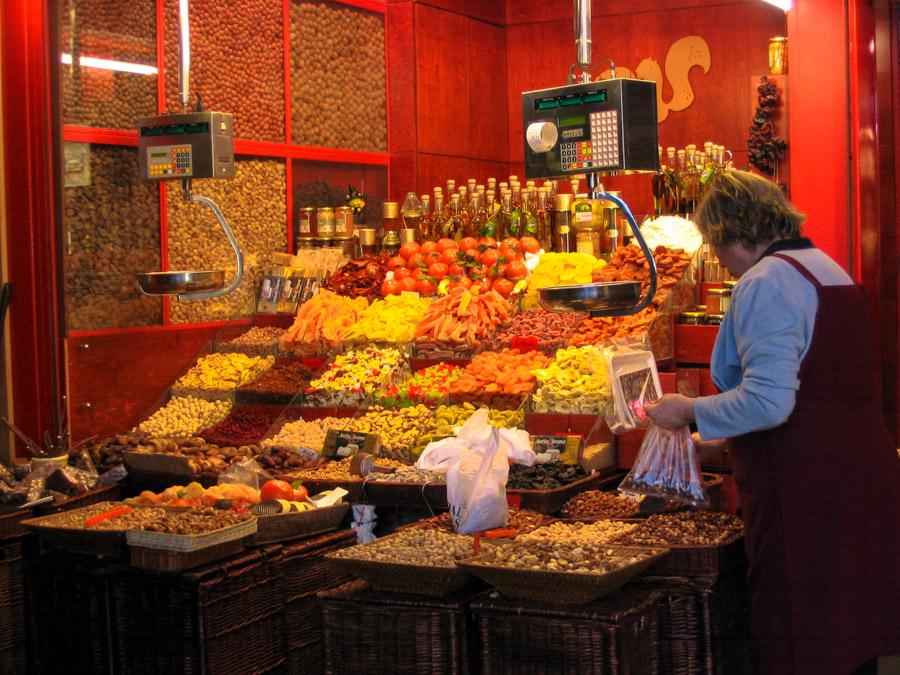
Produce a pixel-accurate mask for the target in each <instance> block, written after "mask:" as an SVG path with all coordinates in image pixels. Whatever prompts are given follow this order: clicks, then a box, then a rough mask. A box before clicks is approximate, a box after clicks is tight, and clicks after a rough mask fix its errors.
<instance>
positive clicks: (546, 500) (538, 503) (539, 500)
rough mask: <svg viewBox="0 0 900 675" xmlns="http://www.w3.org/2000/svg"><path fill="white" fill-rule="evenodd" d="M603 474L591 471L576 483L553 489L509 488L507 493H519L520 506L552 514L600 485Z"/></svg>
mask: <svg viewBox="0 0 900 675" xmlns="http://www.w3.org/2000/svg"><path fill="white" fill-rule="evenodd" d="M601 478H603V474H600V473H596V472H594V473H591V474H588V475H587V476H585V477H584V478H580V479H578V480H576V481H575V482H574V483H569V484H568V485H563V486H562V487H558V488H553V489H552V490H512V489H509V488H507V490H506V494H507V496H509V495H514V496H515V495H518V499H519V507H520V508H523V509H530V510H532V511H537V512H539V513H544V514H547V515H551V514H553V513H556V512H557V511H559V510H560V509H561V508H562V507H563V504H565V503H566V502H567V501H569V499H570V498H571V497H572V496H574V495H576V494H578V493H579V492H584V491H585V490H594V489H596V488H597V487H598V486H599V485H600V480H601Z"/></svg>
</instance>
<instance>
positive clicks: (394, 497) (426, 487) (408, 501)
mask: <svg viewBox="0 0 900 675" xmlns="http://www.w3.org/2000/svg"><path fill="white" fill-rule="evenodd" d="M360 501H362V502H363V503H365V504H375V505H381V506H402V507H408V508H419V509H421V508H430V509H431V510H432V511H438V510H444V509H448V508H450V507H449V505H448V503H447V484H446V483H398V482H390V481H377V480H367V481H364V482H363V484H362V495H361V500H360Z"/></svg>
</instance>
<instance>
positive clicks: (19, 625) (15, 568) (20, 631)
mask: <svg viewBox="0 0 900 675" xmlns="http://www.w3.org/2000/svg"><path fill="white" fill-rule="evenodd" d="M22 581H23V580H22V542H21V540H20V539H11V540H8V541H6V543H3V544H0V654H2V653H4V652H8V651H13V650H16V649H19V650H21V651H22V652H24V651H25V594H24V593H23V590H22V585H23V583H22ZM0 663H3V661H0ZM3 672H6V668H5V667H4V668H3ZM17 672H24V670H21V671H17Z"/></svg>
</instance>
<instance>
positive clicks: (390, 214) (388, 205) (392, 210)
mask: <svg viewBox="0 0 900 675" xmlns="http://www.w3.org/2000/svg"><path fill="white" fill-rule="evenodd" d="M381 212H382V215H383V216H384V217H385V218H399V217H400V204H399V203H397V202H384V203H383V204H382V205H381Z"/></svg>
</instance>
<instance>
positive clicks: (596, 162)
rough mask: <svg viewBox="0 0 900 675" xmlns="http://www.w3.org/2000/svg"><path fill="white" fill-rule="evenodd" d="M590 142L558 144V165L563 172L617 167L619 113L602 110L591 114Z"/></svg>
mask: <svg viewBox="0 0 900 675" xmlns="http://www.w3.org/2000/svg"><path fill="white" fill-rule="evenodd" d="M590 124H591V140H589V141H578V142H570V143H560V146H559V150H560V164H562V168H563V169H564V170H568V171H573V170H576V171H577V170H579V169H602V168H607V167H616V166H618V165H619V113H618V111H616V110H604V111H601V112H593V113H591V122H590Z"/></svg>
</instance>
